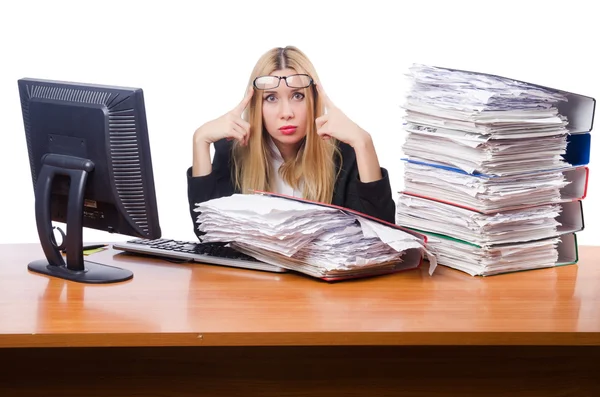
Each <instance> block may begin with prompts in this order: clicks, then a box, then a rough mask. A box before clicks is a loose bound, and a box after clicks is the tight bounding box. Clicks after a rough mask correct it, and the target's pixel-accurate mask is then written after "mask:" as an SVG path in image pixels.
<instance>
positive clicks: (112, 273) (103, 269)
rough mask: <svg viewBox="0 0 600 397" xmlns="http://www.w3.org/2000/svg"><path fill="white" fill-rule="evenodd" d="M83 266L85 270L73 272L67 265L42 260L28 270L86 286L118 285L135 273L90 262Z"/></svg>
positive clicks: (30, 264) (31, 264) (31, 265)
mask: <svg viewBox="0 0 600 397" xmlns="http://www.w3.org/2000/svg"><path fill="white" fill-rule="evenodd" d="M83 266H84V269H85V270H83V271H73V270H70V269H68V268H67V266H66V265H62V266H55V265H51V264H49V263H48V261H47V260H46V259H40V260H37V261H33V262H31V263H29V265H28V266H27V268H28V269H29V270H31V271H32V272H36V273H41V274H45V275H47V276H51V277H58V278H62V279H65V280H70V281H76V282H78V283H86V284H109V283H118V282H121V281H126V280H130V279H132V278H133V272H131V271H129V270H126V269H121V268H119V267H114V266H109V265H102V264H100V263H95V262H90V261H83Z"/></svg>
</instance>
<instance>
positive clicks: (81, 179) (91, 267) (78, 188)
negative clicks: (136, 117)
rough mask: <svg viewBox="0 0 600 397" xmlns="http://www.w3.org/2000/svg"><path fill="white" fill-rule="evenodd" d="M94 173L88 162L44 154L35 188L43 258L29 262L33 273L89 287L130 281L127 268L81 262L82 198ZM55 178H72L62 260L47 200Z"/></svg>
mask: <svg viewBox="0 0 600 397" xmlns="http://www.w3.org/2000/svg"><path fill="white" fill-rule="evenodd" d="M93 170H94V163H93V162H92V161H90V160H87V159H83V158H79V157H73V156H65V155H60V154H46V155H45V156H44V157H43V158H42V167H41V170H40V173H39V175H38V179H37V181H36V185H35V218H36V223H37V229H38V235H39V238H40V243H41V244H42V249H43V250H44V254H45V255H46V259H40V260H36V261H33V262H31V263H29V265H28V266H27V268H28V269H29V270H31V271H33V272H36V273H41V274H45V275H48V276H52V277H58V278H62V279H66V280H71V281H77V282H80V283H88V284H106V283H116V282H120V281H125V280H129V279H131V278H132V277H133V273H132V272H131V271H129V270H126V269H121V268H118V267H113V266H108V265H103V264H100V263H95V262H90V261H84V260H83V196H84V191H85V184H86V181H87V177H88V174H89V173H90V172H92V171H93ZM57 175H65V176H67V177H69V178H70V179H71V183H70V186H69V198H68V208H67V235H66V237H65V251H66V253H67V254H66V255H67V261H66V263H65V260H64V259H63V256H62V255H61V253H60V250H59V248H58V247H57V246H56V241H55V239H54V233H53V230H52V217H51V210H50V208H51V207H50V204H51V203H50V197H51V191H52V181H53V180H54V177H55V176H57Z"/></svg>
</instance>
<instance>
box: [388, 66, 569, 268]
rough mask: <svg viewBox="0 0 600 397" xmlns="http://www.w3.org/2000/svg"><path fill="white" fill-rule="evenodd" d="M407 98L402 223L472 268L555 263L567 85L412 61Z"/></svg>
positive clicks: (439, 254) (456, 263) (440, 254)
mask: <svg viewBox="0 0 600 397" xmlns="http://www.w3.org/2000/svg"><path fill="white" fill-rule="evenodd" d="M409 76H410V78H411V80H412V86H411V89H410V91H409V93H408V95H407V98H406V102H405V104H404V105H403V108H404V110H405V112H406V114H405V120H406V124H405V129H406V132H407V136H406V141H405V143H404V145H403V147H402V149H403V152H404V154H405V159H404V160H405V161H406V164H405V174H404V182H405V183H404V186H405V190H404V191H403V192H400V195H399V199H398V203H397V216H396V223H397V224H399V225H402V226H405V227H408V228H412V229H413V230H418V231H419V232H422V233H424V234H426V235H427V236H428V240H427V245H428V247H429V248H430V249H431V251H432V252H433V253H434V254H435V255H436V258H437V262H438V263H439V264H441V265H446V266H449V267H453V268H456V269H459V270H462V271H464V272H467V273H469V274H471V275H491V274H498V273H504V272H509V271H516V270H525V269H536V268H541V267H549V266H554V265H555V264H556V261H557V258H558V257H559V255H558V250H557V247H558V244H559V242H560V234H561V233H560V232H559V228H560V226H561V224H560V223H559V222H558V220H557V218H559V215H561V211H562V210H563V207H562V206H561V205H560V203H561V202H564V200H563V199H562V198H561V191H562V189H564V188H565V186H567V185H568V184H569V183H570V181H568V180H566V177H565V173H564V170H566V169H569V168H570V167H571V165H570V164H568V163H567V162H566V161H565V160H564V155H565V153H566V148H567V141H568V140H567V137H568V130H567V125H568V119H567V117H566V115H564V114H561V113H560V112H559V110H558V109H559V106H560V105H561V104H562V103H564V102H567V101H568V97H567V96H566V95H565V94H564V92H562V91H559V90H553V89H549V88H545V87H540V86H535V85H532V84H528V83H525V82H520V81H515V80H511V79H507V78H503V77H499V76H492V75H487V74H482V73H475V72H465V71H458V70H452V69H445V68H438V67H431V66H426V65H414V66H413V67H411V69H410V73H409Z"/></svg>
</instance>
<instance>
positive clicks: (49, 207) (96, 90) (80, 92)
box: [18, 78, 161, 283]
mask: <svg viewBox="0 0 600 397" xmlns="http://www.w3.org/2000/svg"><path fill="white" fill-rule="evenodd" d="M18 86H19V94H20V99H21V109H22V113H23V124H24V127H25V137H26V141H27V150H28V153H29V162H30V167H31V177H32V180H33V186H34V194H35V217H36V224H37V230H38V235H39V239H40V243H41V245H42V249H43V251H44V254H45V256H46V259H41V260H36V261H34V262H31V263H29V265H28V268H29V270H31V271H34V272H38V273H42V274H46V275H50V276H54V277H59V278H63V279H68V280H73V281H78V282H83V283H112V282H119V281H125V280H128V279H131V278H132V277H133V273H132V272H131V271H129V270H126V269H121V268H117V267H112V266H107V265H103V264H100V263H94V262H91V261H89V260H85V261H84V258H83V241H82V232H83V230H82V228H83V227H88V228H92V229H97V230H103V231H107V232H109V233H118V234H123V235H129V236H135V237H140V238H149V239H156V238H160V236H161V230H160V225H159V219H158V211H157V205H156V196H155V191H154V176H153V171H152V159H151V156H150V143H149V140H148V126H147V123H146V112H145V104H144V95H143V91H142V90H141V89H139V88H125V87H112V86H103V85H96V84H82V83H72V82H62V81H51V80H40V79H31V78H23V79H20V80H18ZM52 221H55V222H63V223H66V226H67V231H66V237H65V239H64V251H65V252H66V262H65V260H64V258H63V256H62V254H61V252H60V251H61V250H60V249H59V248H61V247H62V245H61V246H58V245H57V243H56V239H55V238H54V232H53V225H52Z"/></svg>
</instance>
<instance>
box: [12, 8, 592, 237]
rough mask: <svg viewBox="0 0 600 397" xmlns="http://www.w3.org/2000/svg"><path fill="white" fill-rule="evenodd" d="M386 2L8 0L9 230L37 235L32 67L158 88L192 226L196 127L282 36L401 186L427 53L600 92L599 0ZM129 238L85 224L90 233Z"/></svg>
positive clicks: (162, 127) (183, 213)
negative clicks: (27, 83) (404, 107)
mask: <svg viewBox="0 0 600 397" xmlns="http://www.w3.org/2000/svg"><path fill="white" fill-rule="evenodd" d="M386 3H387V2H383V1H374V0H369V1H360V2H355V3H349V2H344V3H342V2H340V1H339V0H336V1H335V2H334V1H325V0H321V1H297V2H283V1H256V0H255V1H248V2H241V1H240V2H232V1H225V0H219V1H214V0H213V1H206V2H201V1H195V2H191V1H190V2H182V1H174V0H170V1H163V2H149V1H144V2H141V1H140V2H135V1H124V0H121V1H97V2H84V1H78V2H74V1H73V2H65V1H47V2H46V1H44V2H42V1H39V2H33V1H20V2H3V3H2V5H0V43H1V47H0V54H1V65H2V66H1V68H0V112H1V116H2V117H1V120H2V124H1V128H2V131H1V136H2V140H1V144H0V170H2V179H1V186H2V187H1V195H0V197H1V198H0V204H1V206H0V221H1V222H2V226H1V227H0V243H14V242H35V241H37V232H36V228H35V218H34V200H33V187H32V185H31V177H30V170H29V162H28V158H27V151H26V144H25V135H24V132H23V123H22V116H21V109H20V104H19V96H18V90H17V80H18V79H19V78H21V77H33V78H44V79H53V80H67V81H77V82H85V83H97V84H108V85H123V86H129V87H132V86H133V87H141V88H143V89H144V95H145V100H146V106H147V117H148V123H149V130H150V141H151V149H152V157H153V166H154V173H155V174H154V176H155V183H156V194H157V200H158V206H159V211H160V222H161V226H162V231H163V236H164V237H170V238H177V239H194V238H195V236H194V234H193V229H192V228H193V225H192V221H191V219H190V217H189V215H188V207H187V205H188V204H187V191H186V178H185V171H186V169H187V168H188V167H189V166H190V165H191V159H192V147H191V142H192V134H193V132H194V130H195V129H196V128H197V127H198V126H200V125H201V124H202V123H204V122H206V121H208V120H210V119H213V118H215V117H217V116H220V115H221V114H222V113H224V112H226V111H228V110H230V109H231V108H232V107H234V106H235V105H236V104H237V103H238V102H239V101H240V99H241V98H242V96H243V93H244V90H245V87H246V84H247V81H248V78H249V75H250V72H251V70H252V68H253V66H254V64H255V62H256V60H257V59H258V57H259V56H260V55H261V54H263V53H264V52H265V51H267V50H268V49H270V48H272V47H276V46H285V45H295V46H297V47H299V48H300V49H301V50H303V51H304V52H305V53H306V54H307V55H308V56H309V58H310V59H311V60H312V61H313V63H314V65H315V67H316V69H317V72H318V73H319V77H320V78H321V81H322V83H323V86H324V88H325V90H326V91H327V92H328V94H329V96H330V98H331V99H332V100H333V101H334V102H335V103H336V104H337V105H338V106H339V107H341V108H342V109H343V110H344V111H345V112H346V114H348V115H349V116H350V118H352V119H353V120H354V121H356V122H357V123H358V124H359V125H361V126H362V127H363V128H365V129H366V130H367V131H369V132H370V133H371V135H372V136H373V138H374V141H375V145H376V149H377V151H378V155H379V160H380V163H381V165H382V166H383V167H386V168H387V169H388V171H389V174H390V177H391V178H392V188H393V189H394V191H398V190H400V189H401V188H402V164H401V161H400V146H401V144H402V142H403V139H404V134H403V131H402V126H401V123H402V119H401V115H402V114H401V109H400V107H399V106H400V105H401V104H402V102H403V98H404V94H405V92H406V80H405V79H404V77H403V74H404V73H405V72H406V71H407V69H408V67H409V66H410V64H411V63H413V62H415V63H424V64H431V65H438V66H445V67H452V68H458V69H466V70H474V71H480V72H485V73H491V74H498V75H502V76H506V77H511V78H515V79H518V80H524V81H529V82H532V83H537V84H541V85H545V86H550V87H555V88H559V89H563V90H566V91H571V92H575V93H579V94H583V95H588V96H592V97H594V98H596V99H599V98H600V78H599V75H600V61H599V60H598V59H600V57H599V56H598V47H597V39H598V37H600V35H599V28H598V20H597V17H596V16H595V15H594V14H593V13H592V12H591V9H590V7H591V5H590V3H587V4H586V2H584V1H569V2H552V1H547V0H546V1H504V2H493V3H487V2H481V1H444V2H442V1H439V2H435V1H415V2H410V3H409V2H391V1H390V2H389V4H386ZM396 3H400V4H396ZM9 4H10V5H9ZM391 4H394V5H393V6H392V5H391ZM593 135H595V134H594V133H593ZM594 138H595V137H593V139H592V153H591V157H592V161H591V162H590V179H589V188H588V196H587V198H586V199H585V201H584V213H585V217H586V228H585V231H584V232H581V233H579V234H578V238H579V243H580V244H592V245H598V244H600V240H599V239H598V238H597V236H598V234H599V233H600V222H599V220H600V217H599V216H598V214H599V210H598V207H600V176H599V175H600V172H597V171H596V169H595V162H594V161H593V160H594V159H595V158H597V157H598V155H599V154H600V153H599V152H600V143H598V144H597V142H596V139H594ZM128 238H129V237H127V236H119V235H113V236H111V235H108V234H107V233H103V232H97V231H93V230H85V231H84V239H85V240H86V241H117V240H125V239H128Z"/></svg>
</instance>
